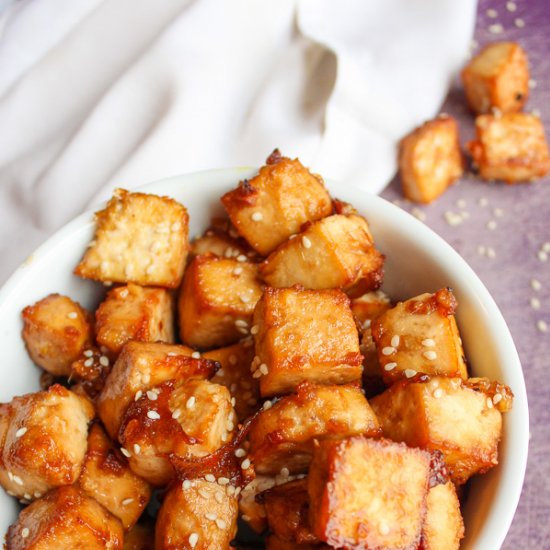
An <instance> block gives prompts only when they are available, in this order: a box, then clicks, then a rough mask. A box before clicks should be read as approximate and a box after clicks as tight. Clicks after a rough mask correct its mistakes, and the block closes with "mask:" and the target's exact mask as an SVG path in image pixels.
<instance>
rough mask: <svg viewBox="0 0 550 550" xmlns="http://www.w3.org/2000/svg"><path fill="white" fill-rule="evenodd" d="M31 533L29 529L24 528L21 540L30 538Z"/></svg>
mask: <svg viewBox="0 0 550 550" xmlns="http://www.w3.org/2000/svg"><path fill="white" fill-rule="evenodd" d="M29 533H30V531H29V528H28V527H23V529H21V538H22V539H26V538H27V537H28V536H29Z"/></svg>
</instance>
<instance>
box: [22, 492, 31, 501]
mask: <svg viewBox="0 0 550 550" xmlns="http://www.w3.org/2000/svg"><path fill="white" fill-rule="evenodd" d="M23 498H24V499H25V500H32V496H31V495H29V493H25V494H24V495H23Z"/></svg>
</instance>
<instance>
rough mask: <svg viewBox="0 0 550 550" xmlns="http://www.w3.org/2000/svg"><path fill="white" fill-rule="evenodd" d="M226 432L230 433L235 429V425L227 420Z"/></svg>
mask: <svg viewBox="0 0 550 550" xmlns="http://www.w3.org/2000/svg"><path fill="white" fill-rule="evenodd" d="M226 427H227V431H228V432H232V431H233V428H234V427H235V424H233V421H232V420H228V421H227V426H226Z"/></svg>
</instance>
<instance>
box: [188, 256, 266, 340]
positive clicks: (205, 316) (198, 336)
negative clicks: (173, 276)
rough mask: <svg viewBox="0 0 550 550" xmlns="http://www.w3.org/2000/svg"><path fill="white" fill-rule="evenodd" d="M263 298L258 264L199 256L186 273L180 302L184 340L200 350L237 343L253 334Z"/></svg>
mask: <svg viewBox="0 0 550 550" xmlns="http://www.w3.org/2000/svg"><path fill="white" fill-rule="evenodd" d="M261 295H262V285H261V284H260V281H259V280H258V266H257V265H256V264H253V263H249V262H246V261H243V262H241V261H239V260H234V259H228V258H218V257H216V256H197V257H196V258H195V259H194V260H193V261H192V262H191V264H190V265H189V267H188V268H187V271H186V272H185V277H184V280H183V286H182V288H181V291H180V295H179V300H178V313H179V324H180V337H181V339H182V341H183V342H184V343H185V344H187V345H189V346H193V347H196V348H200V349H206V348H213V347H220V346H225V345H228V344H233V343H235V342H237V341H238V340H239V339H241V338H243V336H246V335H247V334H248V333H249V330H250V328H249V325H250V322H251V320H252V313H253V311H254V306H255V305H256V302H257V301H258V300H259V299H260V296H261Z"/></svg>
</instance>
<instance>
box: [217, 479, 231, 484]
mask: <svg viewBox="0 0 550 550" xmlns="http://www.w3.org/2000/svg"><path fill="white" fill-rule="evenodd" d="M218 485H229V478H228V477H219V478H218Z"/></svg>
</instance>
